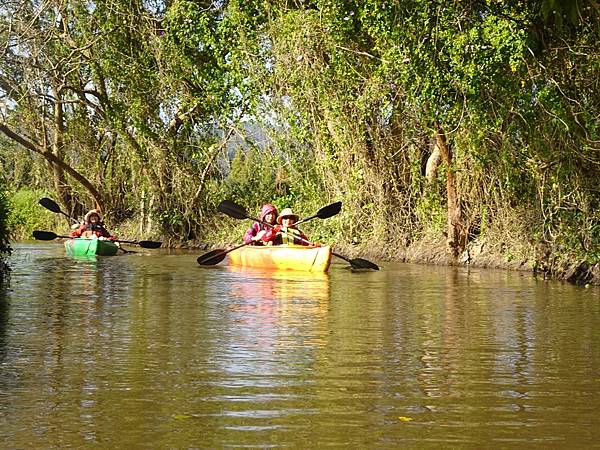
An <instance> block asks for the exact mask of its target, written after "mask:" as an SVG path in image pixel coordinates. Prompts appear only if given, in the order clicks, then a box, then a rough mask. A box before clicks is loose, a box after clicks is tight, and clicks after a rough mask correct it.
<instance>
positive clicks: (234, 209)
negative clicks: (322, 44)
mask: <svg viewBox="0 0 600 450" xmlns="http://www.w3.org/2000/svg"><path fill="white" fill-rule="evenodd" d="M341 207H342V203H341V202H336V203H332V204H331V205H329V206H325V207H323V208H321V209H320V210H319V212H317V213H316V214H315V215H313V216H311V217H309V218H307V219H306V220H309V219H314V218H316V217H320V218H327V217H331V216H334V215H335V214H337V213H338V212H339V211H340V209H341ZM336 209H337V211H336ZM217 210H219V211H220V212H222V213H224V214H227V215H228V216H229V217H233V218H234V219H251V220H254V221H255V222H260V223H262V224H263V225H267V226H269V227H271V228H274V226H273V225H271V224H270V223H267V222H264V221H262V220H260V219H257V218H255V217H252V216H249V215H248V213H247V212H246V210H245V209H244V207H242V206H240V205H238V204H236V203H234V202H232V201H231V200H224V201H222V202H221V203H219V206H217ZM323 210H325V212H324V213H322V211H323ZM331 212H333V213H332V214H331V215H327V214H329V213H331ZM321 216H323V217H321ZM306 220H305V221H306ZM295 237H296V238H298V237H297V236H295ZM300 240H301V241H302V242H305V243H307V244H309V245H314V244H313V243H312V242H309V241H307V240H305V239H302V238H300ZM232 250H233V249H232ZM230 251H231V250H230ZM331 253H332V254H333V255H334V256H337V257H338V258H340V259H343V260H344V261H346V262H348V263H350V266H351V267H352V268H353V269H372V270H379V266H378V265H377V264H375V263H373V262H371V261H368V260H366V259H363V258H352V259H350V258H348V257H346V256H344V255H340V254H339V253H336V252H331ZM215 254H216V253H215ZM204 256H206V255H204ZM223 258H224V256H223ZM221 261H222V259H221ZM199 263H200V262H199ZM215 264H216V263H215Z"/></svg>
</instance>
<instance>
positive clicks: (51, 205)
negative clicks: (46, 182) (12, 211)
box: [38, 197, 62, 214]
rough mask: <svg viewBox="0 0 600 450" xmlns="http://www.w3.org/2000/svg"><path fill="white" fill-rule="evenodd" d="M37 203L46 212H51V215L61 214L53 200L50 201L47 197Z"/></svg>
mask: <svg viewBox="0 0 600 450" xmlns="http://www.w3.org/2000/svg"><path fill="white" fill-rule="evenodd" d="M38 203H39V204H40V205H42V206H43V207H44V208H46V209H47V210H50V211H52V212H53V213H59V214H62V211H61V210H60V206H58V205H57V204H56V202H55V201H54V200H52V199H51V198H48V197H44V198H41V199H40V201H39V202H38Z"/></svg>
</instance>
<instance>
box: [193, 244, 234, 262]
mask: <svg viewBox="0 0 600 450" xmlns="http://www.w3.org/2000/svg"><path fill="white" fill-rule="evenodd" d="M226 256H227V250H224V249H222V248H218V249H216V250H212V251H210V252H208V253H205V254H204V255H200V256H198V259H196V261H198V264H200V265H201V266H214V265H216V264H219V263H220V262H221V261H223V260H224V259H225V257H226Z"/></svg>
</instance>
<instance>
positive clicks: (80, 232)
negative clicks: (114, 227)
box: [71, 209, 116, 240]
mask: <svg viewBox="0 0 600 450" xmlns="http://www.w3.org/2000/svg"><path fill="white" fill-rule="evenodd" d="M71 237H82V238H88V239H94V238H106V239H110V240H114V239H116V238H115V236H113V235H112V234H110V233H109V232H108V230H107V229H106V228H104V223H103V222H102V217H101V216H100V212H99V211H98V210H96V209H92V210H91V211H88V213H87V214H86V215H85V217H84V218H83V225H81V226H80V227H79V228H77V229H76V230H74V231H73V232H72V233H71Z"/></svg>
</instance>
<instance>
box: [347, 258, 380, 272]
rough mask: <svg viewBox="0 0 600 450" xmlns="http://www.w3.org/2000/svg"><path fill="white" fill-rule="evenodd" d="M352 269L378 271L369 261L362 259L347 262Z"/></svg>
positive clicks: (376, 266) (375, 265) (377, 267)
mask: <svg viewBox="0 0 600 450" xmlns="http://www.w3.org/2000/svg"><path fill="white" fill-rule="evenodd" d="M348 262H349V263H350V265H351V266H352V268H353V269H371V270H379V266H378V265H377V264H375V263H372V262H371V261H368V260H366V259H362V258H354V259H351V260H349V261H348Z"/></svg>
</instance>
